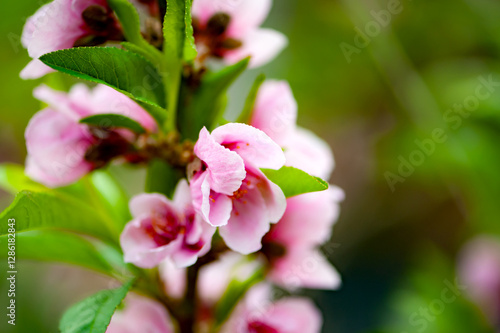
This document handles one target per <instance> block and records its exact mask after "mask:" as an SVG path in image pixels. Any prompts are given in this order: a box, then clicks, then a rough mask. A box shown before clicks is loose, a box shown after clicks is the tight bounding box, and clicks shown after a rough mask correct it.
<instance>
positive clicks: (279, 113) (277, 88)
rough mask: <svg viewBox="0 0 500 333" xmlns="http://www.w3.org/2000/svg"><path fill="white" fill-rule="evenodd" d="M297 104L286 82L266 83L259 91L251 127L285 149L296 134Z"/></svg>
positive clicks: (270, 81)
mask: <svg viewBox="0 0 500 333" xmlns="http://www.w3.org/2000/svg"><path fill="white" fill-rule="evenodd" d="M296 121H297V102H296V101H295V98H294V97H293V93H292V90H291V89H290V85H289V84H288V83H287V82H286V81H272V80H269V81H266V82H264V83H263V84H262V86H261V87H260V89H259V93H258V96H257V99H256V101H255V107H254V109H253V113H252V119H251V121H250V125H252V126H253V127H255V128H258V129H260V130H262V131H264V133H266V134H267V135H268V136H269V137H270V138H271V139H272V140H274V141H275V142H276V143H277V144H279V145H280V146H282V147H284V146H286V144H287V143H288V141H289V140H290V138H291V136H292V135H293V134H294V133H295V128H296V125H295V123H296Z"/></svg>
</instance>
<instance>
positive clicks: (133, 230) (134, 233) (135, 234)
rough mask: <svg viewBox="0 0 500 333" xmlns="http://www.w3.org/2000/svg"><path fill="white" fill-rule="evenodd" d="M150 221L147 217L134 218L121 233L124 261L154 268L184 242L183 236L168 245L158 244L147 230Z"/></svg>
mask: <svg viewBox="0 0 500 333" xmlns="http://www.w3.org/2000/svg"><path fill="white" fill-rule="evenodd" d="M148 224H150V222H149V221H148V220H147V219H134V220H132V221H131V222H129V223H127V225H126V226H125V229H124V230H123V232H122V234H121V235H120V245H121V247H122V249H123V253H124V261H125V262H127V263H133V264H134V265H136V266H138V267H141V268H153V267H155V266H157V265H159V264H160V263H161V262H162V261H163V260H164V259H165V258H166V257H168V256H169V255H171V254H172V253H175V251H176V249H177V248H179V246H180V244H181V243H182V239H181V237H177V239H175V240H173V241H171V242H170V243H169V244H167V245H163V246H158V244H157V243H156V242H155V241H154V240H153V238H152V237H151V235H150V234H149V233H148V232H147V231H146V229H147V228H148Z"/></svg>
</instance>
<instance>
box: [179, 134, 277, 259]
mask: <svg viewBox="0 0 500 333" xmlns="http://www.w3.org/2000/svg"><path fill="white" fill-rule="evenodd" d="M194 153H195V155H196V156H197V157H198V160H196V161H195V162H193V163H192V164H191V165H190V166H189V169H190V173H192V176H191V181H190V186H191V193H192V196H193V204H194V207H195V209H196V211H197V212H198V213H199V214H201V215H202V216H203V218H204V219H205V220H206V221H207V222H208V223H209V224H211V225H213V226H216V227H219V233H220V235H221V237H222V238H223V239H224V241H225V242H226V244H227V246H228V247H229V248H231V249H232V250H234V251H237V252H240V253H243V254H248V253H252V252H255V251H257V250H259V249H260V248H261V239H262V237H263V236H264V235H265V234H266V233H267V232H268V231H269V224H270V223H274V222H277V221H278V220H279V219H280V218H281V216H283V213H284V211H285V208H286V199H285V196H284V194H283V191H282V190H281V189H280V188H279V187H278V186H277V185H276V184H274V183H272V182H270V181H269V180H268V179H267V177H266V176H265V175H264V174H263V173H262V171H260V168H271V169H279V168H280V167H281V166H283V164H284V160H285V158H284V154H283V152H282V150H281V148H280V147H279V146H278V145H277V144H276V143H275V142H273V141H272V140H271V139H270V138H269V137H268V136H267V135H265V134H264V133H263V132H262V131H260V130H258V129H256V128H253V127H251V126H248V125H244V124H227V125H224V126H221V127H219V128H217V129H215V130H214V131H213V132H212V134H210V133H209V132H208V131H207V129H206V128H203V129H202V130H201V132H200V136H199V139H198V141H197V143H196V145H195V147H194Z"/></svg>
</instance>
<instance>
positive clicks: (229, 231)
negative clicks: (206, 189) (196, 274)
mask: <svg viewBox="0 0 500 333" xmlns="http://www.w3.org/2000/svg"><path fill="white" fill-rule="evenodd" d="M252 192H253V193H248V194H247V195H245V196H244V198H242V199H241V200H233V211H232V212H231V218H230V219H229V222H228V224H227V225H225V226H222V227H220V228H219V234H220V235H221V237H222V238H223V239H224V242H225V243H226V245H227V246H228V247H229V248H230V249H232V250H233V251H236V252H239V253H242V254H250V253H253V252H256V251H258V250H260V248H261V247H262V237H264V235H265V234H266V233H267V232H268V231H269V222H270V221H269V217H268V214H267V210H266V203H265V202H264V199H263V198H262V196H261V195H260V194H258V190H257V189H254V190H253V191H252ZM255 192H257V193H255Z"/></svg>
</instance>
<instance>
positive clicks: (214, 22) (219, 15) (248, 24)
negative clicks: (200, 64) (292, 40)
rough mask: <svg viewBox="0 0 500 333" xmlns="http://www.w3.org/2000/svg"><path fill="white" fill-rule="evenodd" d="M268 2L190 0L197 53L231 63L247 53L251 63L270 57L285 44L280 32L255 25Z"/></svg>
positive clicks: (260, 21) (258, 0) (261, 20)
mask: <svg viewBox="0 0 500 333" xmlns="http://www.w3.org/2000/svg"><path fill="white" fill-rule="evenodd" d="M271 4H272V1H271V0H233V1H227V0H194V1H193V8H192V14H193V25H194V32H195V41H196V46H197V48H198V50H199V53H200V55H201V57H206V56H212V57H215V58H221V59H223V60H224V61H225V62H226V63H229V64H232V63H235V62H238V61H239V60H241V59H243V58H246V57H248V56H251V57H252V58H251V60H250V66H252V67H257V66H261V65H264V64H265V63H267V62H269V61H271V60H272V59H273V58H274V57H275V56H276V55H278V53H279V52H280V51H281V50H282V49H283V48H284V47H285V46H286V44H287V39H286V37H285V36H284V35H283V34H281V33H279V32H277V31H274V30H272V29H263V28H259V27H260V25H261V24H262V22H264V20H265V19H266V17H267V15H268V14H269V10H270V9H271Z"/></svg>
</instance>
